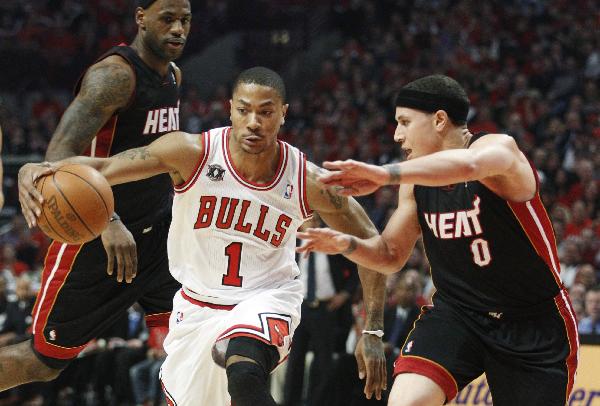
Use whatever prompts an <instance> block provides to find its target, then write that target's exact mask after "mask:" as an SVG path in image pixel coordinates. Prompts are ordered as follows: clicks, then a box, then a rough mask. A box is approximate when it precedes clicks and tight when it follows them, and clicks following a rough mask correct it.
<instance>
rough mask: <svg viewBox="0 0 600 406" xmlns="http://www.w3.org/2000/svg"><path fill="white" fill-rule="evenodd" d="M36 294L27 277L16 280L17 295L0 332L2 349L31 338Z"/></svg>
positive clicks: (7, 308) (11, 302) (9, 306)
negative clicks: (32, 314)
mask: <svg viewBox="0 0 600 406" xmlns="http://www.w3.org/2000/svg"><path fill="white" fill-rule="evenodd" d="M34 303H35V292H33V291H32V290H31V280H30V279H29V277H28V276H27V275H22V276H20V277H18V278H17V279H16V284H15V295H14V297H13V298H12V299H10V300H9V301H8V303H7V306H6V319H5V320H4V324H3V326H2V330H0V347H4V346H7V345H10V344H14V343H18V342H21V341H25V340H27V339H28V338H29V337H30V336H31V323H32V322H33V320H32V318H31V311H32V310H33V304H34Z"/></svg>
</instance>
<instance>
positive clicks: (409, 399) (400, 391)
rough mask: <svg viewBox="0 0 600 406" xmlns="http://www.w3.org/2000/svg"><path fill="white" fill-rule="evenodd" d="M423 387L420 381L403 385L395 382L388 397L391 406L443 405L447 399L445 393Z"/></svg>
mask: <svg viewBox="0 0 600 406" xmlns="http://www.w3.org/2000/svg"><path fill="white" fill-rule="evenodd" d="M430 389H431V388H428V387H423V386H421V385H419V384H418V383H414V385H402V384H400V382H394V385H393V386H392V390H391V392H390V395H389V398H388V405H389V406H441V405H443V404H444V401H445V399H446V397H445V395H444V394H443V393H438V391H436V390H430Z"/></svg>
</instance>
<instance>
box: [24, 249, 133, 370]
mask: <svg viewBox="0 0 600 406" xmlns="http://www.w3.org/2000/svg"><path fill="white" fill-rule="evenodd" d="M140 294H141V290H139V288H138V286H137V285H136V284H125V283H118V282H117V281H116V280H115V279H114V278H110V277H108V275H106V253H105V251H104V247H103V246H102V242H101V241H100V240H99V239H97V240H93V241H91V242H89V243H87V244H84V245H67V244H61V243H57V242H53V243H52V244H51V246H50V248H49V249H48V254H47V257H46V261H45V264H44V270H43V272H42V281H41V288H40V292H39V293H38V297H37V301H36V304H35V306H34V309H33V312H32V317H33V326H32V327H33V333H34V340H33V343H34V345H33V347H34V350H35V351H36V352H37V353H38V354H39V355H42V356H45V357H49V358H56V359H61V360H68V359H71V358H74V357H76V356H77V354H79V352H81V351H82V350H83V348H84V347H85V344H86V343H87V342H89V341H90V340H91V339H93V338H95V337H97V336H98V335H99V334H100V333H102V332H103V331H104V330H105V329H106V328H108V327H109V326H110V325H111V324H112V323H114V322H115V321H116V320H117V319H118V318H119V317H121V316H122V315H123V314H124V312H125V310H127V308H128V307H130V306H131V305H132V304H133V303H134V302H135V301H136V300H137V298H138V297H139V296H140ZM55 367H56V366H55Z"/></svg>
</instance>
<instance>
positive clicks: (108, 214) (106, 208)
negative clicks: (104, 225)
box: [58, 169, 112, 217]
mask: <svg viewBox="0 0 600 406" xmlns="http://www.w3.org/2000/svg"><path fill="white" fill-rule="evenodd" d="M58 172H64V173H68V174H71V175H73V176H77V177H78V178H79V179H81V180H82V181H84V182H85V183H87V184H88V185H89V186H90V187H91V188H92V190H94V192H96V194H97V195H98V197H99V198H100V200H101V201H102V204H103V205H104V211H105V212H106V214H107V216H108V217H110V216H112V213H109V212H108V205H107V204H106V202H105V201H104V198H103V197H102V195H101V194H100V192H98V190H96V188H95V187H94V185H92V184H91V183H90V182H88V181H87V180H85V179H84V178H82V177H81V176H80V175H78V174H76V173H73V172H69V171H66V170H64V169H59V170H58Z"/></svg>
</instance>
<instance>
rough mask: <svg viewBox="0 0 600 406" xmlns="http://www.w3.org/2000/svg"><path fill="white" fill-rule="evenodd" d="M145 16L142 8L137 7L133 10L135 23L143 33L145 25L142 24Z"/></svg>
mask: <svg viewBox="0 0 600 406" xmlns="http://www.w3.org/2000/svg"><path fill="white" fill-rule="evenodd" d="M145 16H146V15H145V13H144V9H143V8H141V7H138V8H136V9H135V23H136V24H137V25H138V27H140V28H141V29H142V30H144V31H145V30H146V23H145V22H144V17H145Z"/></svg>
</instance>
